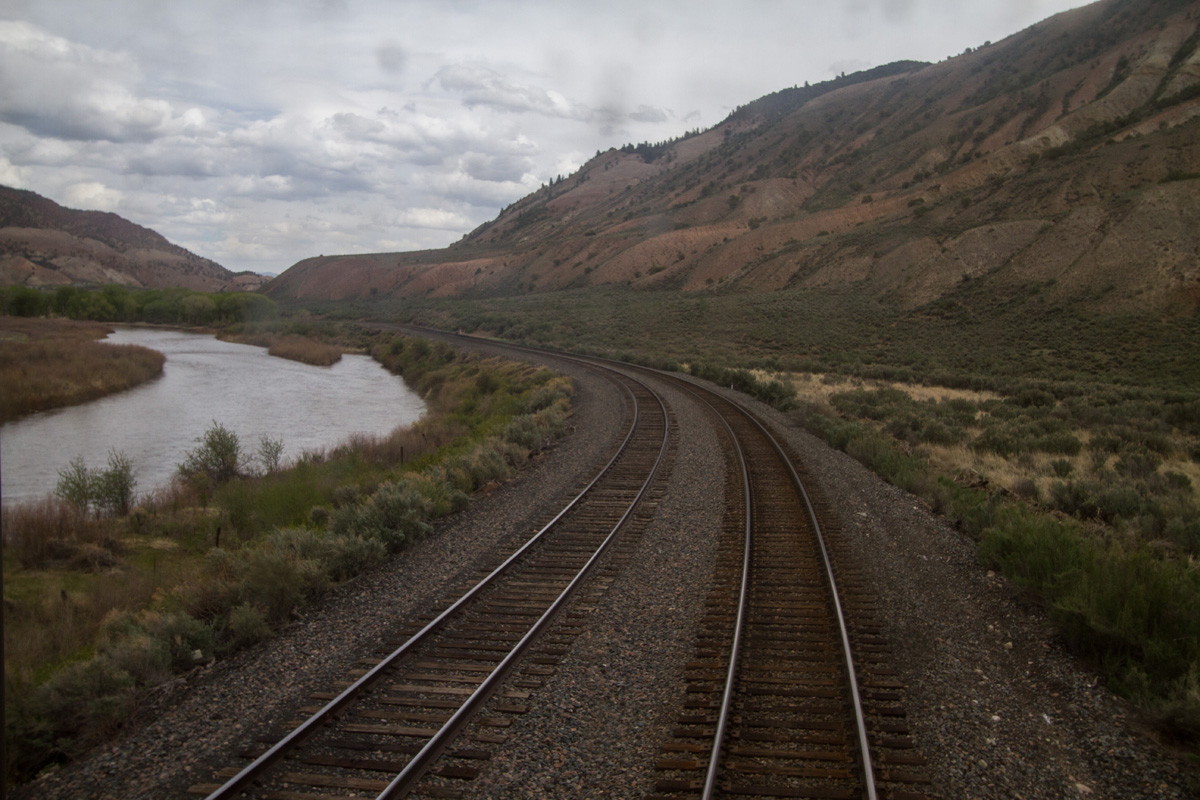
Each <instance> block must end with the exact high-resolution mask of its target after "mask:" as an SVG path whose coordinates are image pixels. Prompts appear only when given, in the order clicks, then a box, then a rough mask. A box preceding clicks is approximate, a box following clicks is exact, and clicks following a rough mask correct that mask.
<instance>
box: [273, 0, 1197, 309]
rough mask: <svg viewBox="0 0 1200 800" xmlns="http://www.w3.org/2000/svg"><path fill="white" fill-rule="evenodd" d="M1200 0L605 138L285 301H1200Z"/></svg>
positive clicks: (1060, 23) (303, 279)
mask: <svg viewBox="0 0 1200 800" xmlns="http://www.w3.org/2000/svg"><path fill="white" fill-rule="evenodd" d="M1198 42H1200V1H1198V0H1102V1H1101V2H1097V3H1093V4H1092V5H1088V6H1084V7H1082V8H1078V9H1075V10H1072V11H1069V12H1065V13H1062V14H1059V15H1056V16H1054V17H1051V18H1050V19H1048V20H1045V21H1043V22H1041V23H1038V24H1037V25H1034V26H1032V27H1030V28H1028V29H1026V30H1024V31H1022V32H1020V33H1017V34H1014V35H1013V36H1010V37H1008V38H1007V39H1005V40H1004V41H1001V42H998V43H985V44H984V45H983V46H980V47H978V48H968V50H967V51H966V52H964V53H963V54H961V55H959V56H956V57H954V58H951V59H948V60H946V61H943V62H941V63H939V64H932V65H931V64H922V63H919V62H899V63H897V64H893V65H887V66H886V67H881V68H877V69H875V70H871V71H868V72H865V73H858V74H856V75H852V76H845V77H842V78H839V79H837V80H834V81H829V82H826V83H823V84H819V85H817V86H805V87H799V86H797V87H793V88H790V89H784V90H781V91H779V92H776V93H773V94H771V95H768V96H766V97H763V98H760V99H759V100H755V101H753V102H750V103H748V104H747V105H745V106H742V107H740V108H738V109H737V110H736V111H735V112H733V113H732V114H731V115H730V116H729V117H728V118H727V119H726V120H725V121H723V122H722V123H720V124H719V125H717V126H715V127H713V128H711V129H709V130H707V131H703V132H699V133H693V134H689V135H687V136H685V137H683V138H681V139H678V140H675V141H673V142H665V143H660V144H655V145H651V144H648V143H645V144H643V145H638V146H626V147H624V148H621V149H612V150H609V151H608V152H605V153H598V154H597V156H596V157H595V158H593V159H591V160H590V161H589V162H588V163H587V164H585V165H584V166H583V167H582V168H581V169H580V170H579V171H578V172H576V173H575V174H574V175H571V176H569V177H567V178H565V179H562V180H557V181H553V182H552V183H551V185H549V186H544V187H542V188H541V189H540V190H539V191H537V192H534V193H533V194H531V195H528V196H527V197H525V198H523V199H521V200H519V201H517V202H516V203H514V204H512V205H511V206H509V207H508V208H506V209H504V210H503V211H502V212H501V213H500V214H499V215H498V216H497V217H496V218H495V219H494V220H492V221H490V222H488V223H486V224H484V225H481V226H480V227H479V228H477V229H476V230H474V231H472V232H471V233H470V234H469V235H467V236H466V237H464V238H463V240H461V241H460V242H458V243H456V244H454V245H452V246H450V247H448V248H446V249H444V250H437V251H423V252H417V253H383V254H373V255H355V256H321V257H318V258H310V259H305V260H303V261H301V262H299V263H298V264H296V265H294V266H293V267H291V268H290V269H289V270H287V271H286V272H284V273H283V274H282V275H280V276H279V277H278V278H276V279H274V280H273V281H272V282H271V283H270V284H268V286H267V288H266V289H265V291H267V292H268V293H269V294H271V295H272V296H274V297H276V298H277V299H288V298H292V299H297V300H300V301H304V300H306V299H312V300H317V301H330V300H348V299H369V298H376V299H380V298H387V297H397V298H403V297H452V296H457V297H477V298H487V297H496V296H505V295H513V294H520V293H528V292H544V291H557V290H563V289H568V288H583V287H588V286H600V285H606V284H628V285H629V286H631V287H633V288H635V289H645V290H680V291H705V290H709V289H712V288H720V287H723V288H735V289H738V290H745V291H756V292H761V291H774V290H779V289H803V288H819V287H838V286H846V287H853V288H855V290H857V291H862V292H866V293H869V294H871V295H872V296H876V297H878V298H879V299H880V300H881V301H884V302H888V303H890V304H893V305H895V306H898V307H903V308H911V309H916V308H921V307H924V306H926V305H928V304H931V303H936V302H937V301H939V299H941V298H945V297H947V296H949V295H951V294H953V293H954V292H956V291H957V290H959V289H960V288H961V287H963V286H964V285H965V284H966V283H967V282H974V283H973V284H972V285H973V287H975V288H976V289H978V288H979V287H983V288H984V289H985V290H986V291H987V292H991V293H993V294H994V295H995V296H997V297H1008V296H1027V295H1029V294H1030V293H1033V292H1036V293H1039V295H1040V297H1042V298H1044V299H1045V300H1047V301H1051V302H1071V303H1079V304H1082V305H1085V306H1088V307H1092V308H1095V309H1097V310H1105V309H1109V310H1112V309H1122V308H1141V309H1153V310H1163V311H1167V312H1169V313H1190V312H1191V311H1193V310H1194V309H1196V308H1197V304H1198V303H1200V119H1198V118H1200V51H1198V49H1197V43H1198Z"/></svg>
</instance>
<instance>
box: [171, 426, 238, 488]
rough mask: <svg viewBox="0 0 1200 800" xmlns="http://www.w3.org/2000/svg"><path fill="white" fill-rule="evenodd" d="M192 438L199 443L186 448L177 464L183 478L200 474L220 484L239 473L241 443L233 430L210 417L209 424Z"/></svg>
mask: <svg viewBox="0 0 1200 800" xmlns="http://www.w3.org/2000/svg"><path fill="white" fill-rule="evenodd" d="M196 441H197V442H198V443H199V444H200V446H199V447H197V448H196V449H195V450H189V451H188V452H187V454H186V455H185V456H184V458H183V463H182V464H180V465H179V474H180V475H181V476H182V477H183V478H184V479H190V478H192V477H193V476H195V475H204V476H205V477H207V478H208V479H209V480H210V481H211V482H212V483H213V484H220V483H226V482H227V481H230V480H232V479H233V478H236V477H237V476H238V475H239V474H241V471H242V444H241V441H240V440H239V439H238V435H237V434H236V433H234V432H233V431H231V430H229V429H228V428H226V427H225V426H224V425H222V424H221V423H219V422H217V421H216V420H213V424H212V427H211V428H209V429H208V430H207V431H205V432H204V435H203V436H201V437H200V438H198V439H196Z"/></svg>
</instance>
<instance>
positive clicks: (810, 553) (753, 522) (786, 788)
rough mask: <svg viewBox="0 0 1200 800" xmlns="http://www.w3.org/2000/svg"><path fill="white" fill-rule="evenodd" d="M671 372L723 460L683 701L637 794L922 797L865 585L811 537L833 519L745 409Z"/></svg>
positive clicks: (832, 545) (829, 540)
mask: <svg viewBox="0 0 1200 800" xmlns="http://www.w3.org/2000/svg"><path fill="white" fill-rule="evenodd" d="M674 380H675V381H676V382H678V383H680V384H683V385H684V386H685V387H686V388H687V389H688V390H689V391H691V392H692V393H693V394H694V395H695V396H696V397H697V400H698V402H702V403H704V404H705V405H706V406H708V407H709V408H711V409H712V411H713V413H714V414H715V415H716V416H717V417H718V418H719V419H720V420H721V424H722V426H723V427H724V428H725V430H726V433H727V442H728V450H729V461H730V463H731V464H733V465H736V466H734V467H732V468H731V473H732V474H731V478H733V480H731V482H730V484H729V487H728V489H727V493H728V498H727V508H729V509H730V513H728V515H727V518H726V520H725V523H724V526H723V532H722V541H721V543H720V549H719V556H718V564H717V565H716V568H715V571H714V578H713V584H712V589H711V593H710V595H709V598H708V601H707V608H706V614H705V617H704V619H703V628H702V630H701V631H700V632H699V634H698V636H697V640H696V651H695V660H694V661H693V662H692V663H690V664H689V665H688V675H687V681H688V687H687V700H686V701H685V707H684V708H683V709H681V710H680V716H679V717H678V726H677V727H676V728H675V730H674V732H673V734H674V735H673V737H672V739H671V740H670V741H668V742H666V743H665V744H664V747H663V753H662V756H661V758H660V759H659V760H658V762H657V764H656V766H657V769H658V771H659V775H660V777H659V779H658V780H657V782H656V786H655V790H654V791H653V792H652V793H651V794H649V795H648V796H647V800H678V799H679V798H684V797H688V798H690V797H701V798H710V797H727V796H737V797H764V798H777V797H804V798H847V799H849V798H868V799H869V800H874V798H877V797H887V798H891V800H920V799H922V798H926V797H927V794H926V792H925V787H926V785H927V784H928V783H929V778H928V775H927V774H925V773H924V772H923V771H922V770H921V767H922V766H923V765H924V764H925V759H924V758H923V757H922V756H921V755H920V754H919V753H917V752H916V751H915V748H914V745H913V742H912V739H911V738H910V736H909V731H908V727H907V724H906V722H905V711H904V708H903V689H904V687H903V685H902V684H901V683H900V682H899V681H898V680H897V676H896V672H895V671H894V670H893V669H892V668H891V667H890V666H889V664H888V654H889V647H888V644H887V642H886V641H885V640H884V639H883V638H882V636H881V634H880V628H879V626H878V625H877V624H876V622H875V620H874V617H873V613H874V607H873V606H872V603H871V600H870V596H869V593H868V592H867V591H866V590H865V588H864V587H863V585H862V582H861V581H860V580H859V578H858V576H857V575H856V574H854V573H853V572H852V571H851V570H850V569H849V568H848V567H847V565H846V563H845V562H846V561H847V559H846V558H845V557H844V556H843V555H842V554H841V553H840V552H839V551H840V548H839V547H837V545H836V536H833V537H828V536H826V535H825V534H824V533H823V532H822V528H821V525H820V522H819V520H821V519H832V518H833V517H834V515H832V514H831V513H829V509H828V507H827V505H826V504H825V502H824V500H823V499H822V498H819V497H817V498H814V497H813V495H812V491H811V489H806V488H805V483H804V482H802V480H801V476H800V475H799V474H798V473H797V471H796V469H795V467H794V466H793V463H794V461H795V459H793V458H791V457H789V455H788V454H787V453H786V452H785V451H784V449H783V448H782V447H781V446H780V445H779V443H778V442H777V441H776V440H775V439H774V437H773V436H772V435H771V434H770V433H769V432H768V430H767V429H766V428H765V427H764V426H763V425H762V423H760V422H759V421H758V420H757V419H756V418H755V417H753V416H752V415H751V414H750V413H749V412H748V411H746V410H745V409H744V408H743V407H741V406H740V405H738V404H736V403H733V402H731V401H730V400H729V399H727V398H726V397H724V396H722V395H720V394H718V393H715V392H711V391H708V390H701V389H699V388H698V387H697V386H696V385H695V384H693V383H691V382H687V381H683V380H681V379H678V378H676V379H674ZM841 573H844V574H841ZM835 574H838V579H836V580H835Z"/></svg>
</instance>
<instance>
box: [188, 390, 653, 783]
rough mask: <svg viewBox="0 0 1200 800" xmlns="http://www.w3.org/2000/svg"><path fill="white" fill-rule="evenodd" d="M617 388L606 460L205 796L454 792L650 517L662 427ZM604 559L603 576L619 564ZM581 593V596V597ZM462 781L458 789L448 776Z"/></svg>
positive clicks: (641, 395)
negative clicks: (619, 422)
mask: <svg viewBox="0 0 1200 800" xmlns="http://www.w3.org/2000/svg"><path fill="white" fill-rule="evenodd" d="M611 379H612V380H614V381H617V382H619V383H620V384H621V386H622V387H623V390H624V392H625V395H626V398H627V400H626V402H627V406H628V407H627V414H626V417H627V419H628V420H629V425H628V429H627V431H626V435H625V437H624V439H623V441H622V442H621V444H620V446H619V447H618V448H617V451H616V452H615V454H613V456H612V458H611V460H609V461H608V463H607V464H605V465H604V467H603V468H602V469H601V470H600V471H599V473H598V474H596V476H595V477H594V478H593V479H592V480H591V481H590V482H589V483H588V485H587V486H586V487H584V488H583V489H582V490H581V491H580V492H579V493H578V494H577V495H576V496H574V497H573V498H571V499H570V500H569V501H568V502H566V503H565V504H564V505H563V507H562V509H561V510H560V511H559V512H558V513H557V514H556V515H555V516H554V517H553V519H551V520H550V521H549V522H548V523H547V524H546V525H545V526H544V527H542V528H541V530H539V531H538V532H537V533H536V534H535V535H534V536H533V537H532V538H531V539H529V540H528V541H527V542H526V543H525V544H524V545H523V546H522V547H520V548H519V549H518V550H517V551H516V552H514V553H512V554H511V555H509V556H508V557H507V558H504V560H503V562H502V563H500V564H499V565H498V566H496V567H495V568H494V569H492V570H490V571H489V572H488V574H486V575H485V576H484V577H482V579H481V580H479V581H478V582H477V583H474V584H473V585H472V586H471V587H469V588H468V589H467V590H466V591H465V592H464V593H463V594H462V595H461V596H459V597H457V598H455V599H454V600H453V601H452V602H449V603H448V604H447V605H446V607H445V608H443V609H440V610H434V611H431V613H430V614H429V615H428V616H427V620H425V621H423V622H422V623H421V624H419V625H417V626H415V627H416V628H417V629H416V630H414V631H413V633H412V635H411V636H409V637H408V639H407V640H406V641H404V642H403V643H402V644H400V645H399V646H398V647H396V648H395V649H394V650H392V651H391V652H389V653H387V654H386V655H384V656H383V657H382V658H380V659H378V660H377V661H375V663H372V664H370V665H369V666H367V668H366V669H364V670H362V671H361V674H358V675H355V676H352V679H351V680H347V681H346V685H345V686H343V687H339V688H340V691H337V692H336V693H335V692H330V693H328V694H326V695H323V696H321V697H319V698H317V699H319V700H321V701H322V702H323V704H322V705H321V706H320V707H319V708H314V709H306V710H311V712H312V713H311V715H310V716H309V717H307V718H306V719H304V720H302V721H299V722H298V724H297V725H296V726H295V727H294V728H293V729H292V730H290V731H289V732H287V733H286V734H285V735H284V736H282V738H280V739H279V741H278V742H276V743H275V744H274V745H272V746H271V747H269V748H267V749H266V750H265V751H264V752H261V753H256V752H251V753H249V754H248V755H249V756H251V757H252V760H251V762H250V763H249V764H246V765H244V766H238V767H230V768H227V769H225V770H223V771H222V772H221V773H219V777H220V778H221V779H223V780H224V783H222V784H216V783H215V782H214V783H212V784H197V785H195V786H193V787H192V789H191V791H192V793H194V794H205V795H207V797H208V798H209V800H219V799H223V798H231V797H273V798H283V799H284V800H291V799H293V798H313V797H322V796H325V797H338V796H346V793H347V792H354V793H357V794H358V796H363V795H364V794H369V795H370V796H376V797H378V798H393V797H404V796H407V795H408V794H409V793H410V792H412V791H414V789H415V790H416V791H417V792H418V793H419V794H420V795H421V796H426V797H456V796H459V795H460V794H461V788H460V786H461V783H462V781H463V780H469V779H470V778H472V777H474V775H475V774H476V773H477V772H478V764H479V763H480V761H481V760H484V759H486V758H487V757H488V749H487V748H488V747H489V746H494V745H498V744H502V743H503V741H504V740H505V734H504V730H505V729H506V728H507V727H508V726H509V725H510V724H511V721H512V718H513V717H514V716H515V715H520V714H522V713H524V712H525V711H526V710H527V709H528V701H529V700H530V698H531V695H532V694H533V693H534V692H535V691H536V689H537V688H538V687H539V686H540V684H541V682H542V680H543V679H544V678H545V676H547V675H549V674H551V673H552V672H553V664H554V663H555V662H556V660H557V659H558V658H559V657H560V656H561V655H562V653H563V652H565V647H566V646H567V645H569V642H570V638H571V637H572V635H573V631H574V630H577V629H578V616H579V615H581V614H584V613H585V612H586V607H584V608H581V607H580V606H581V602H580V601H582V603H583V604H586V603H588V602H595V600H596V597H597V595H598V594H599V593H602V592H603V590H604V588H605V586H606V585H607V583H609V582H611V580H612V576H611V574H610V575H605V574H604V569H605V568H604V567H602V566H601V565H602V564H604V563H605V562H612V561H614V558H613V553H610V551H620V550H621V549H622V548H623V549H624V550H626V551H628V550H629V549H630V547H631V545H632V544H633V542H632V540H633V539H635V538H636V532H637V528H638V526H639V525H642V524H644V522H645V520H646V519H648V518H649V517H650V516H651V515H652V507H653V504H654V495H655V492H656V488H655V483H656V479H657V478H658V476H659V475H660V470H661V466H662V464H663V462H664V460H665V459H666V457H667V454H668V451H669V444H670V441H671V433H672V426H671V422H670V419H669V416H668V414H667V409H666V406H665V405H664V404H663V403H662V401H661V400H660V399H659V398H658V397H657V396H656V395H655V394H654V393H653V392H652V391H651V390H650V389H649V388H648V387H647V386H646V385H645V384H644V383H642V382H640V381H637V380H636V379H633V378H630V377H628V376H621V375H617V374H613V375H612V378H611ZM615 555H616V561H617V562H618V563H617V564H611V563H610V564H607V569H609V570H610V571H611V570H612V569H614V568H615V567H616V566H619V560H620V555H621V554H620V553H619V552H617V553H616V554H615ZM589 598H590V599H589ZM456 783H457V784H459V785H460V786H455V784H456Z"/></svg>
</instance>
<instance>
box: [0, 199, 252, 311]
mask: <svg viewBox="0 0 1200 800" xmlns="http://www.w3.org/2000/svg"><path fill="white" fill-rule="evenodd" d="M265 280H266V279H265V278H262V277H261V276H258V275H254V274H253V273H240V274H236V275H235V274H234V273H232V272H230V271H229V270H227V269H225V268H224V267H222V266H221V265H220V264H218V263H216V262H215V261H210V260H209V259H207V258H201V257H200V256H197V255H195V254H194V253H191V252H189V251H187V250H184V249H183V248H182V247H178V246H176V245H173V244H171V243H170V242H169V241H167V240H166V239H165V238H163V237H162V236H161V235H159V234H158V233H155V232H154V231H152V230H150V229H149V228H143V227H142V226H140V225H135V224H134V223H132V222H130V221H129V220H127V219H124V218H122V217H119V216H117V215H116V214H111V213H107V212H102V211H75V210H73V209H69V208H63V207H62V206H60V205H58V204H57V203H55V202H54V201H53V200H49V199H47V198H45V197H42V196H41V195H38V194H35V193H33V192H27V191H23V190H20V189H10V188H8V187H6V186H0V284H3V285H13V284H19V285H25V286H34V287H41V286H48V287H54V286H96V285H101V284H110V283H116V284H121V285H123V286H130V287H141V288H152V289H165V288H168V287H182V288H187V289H195V290H198V291H206V292H216V291H225V290H232V289H237V290H247V291H249V290H254V289H257V288H258V287H260V286H261V285H262V284H263V283H264V282H265Z"/></svg>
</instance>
